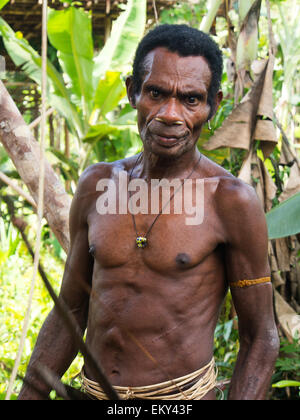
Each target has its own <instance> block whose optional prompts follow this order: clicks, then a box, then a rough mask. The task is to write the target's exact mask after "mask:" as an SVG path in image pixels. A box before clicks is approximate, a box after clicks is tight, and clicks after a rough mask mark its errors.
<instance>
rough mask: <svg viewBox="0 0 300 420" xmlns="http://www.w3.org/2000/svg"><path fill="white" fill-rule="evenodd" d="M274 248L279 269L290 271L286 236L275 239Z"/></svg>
mask: <svg viewBox="0 0 300 420" xmlns="http://www.w3.org/2000/svg"><path fill="white" fill-rule="evenodd" d="M275 249H276V256H277V264H278V268H279V270H280V271H290V250H289V248H288V244H287V238H280V239H276V240H275Z"/></svg>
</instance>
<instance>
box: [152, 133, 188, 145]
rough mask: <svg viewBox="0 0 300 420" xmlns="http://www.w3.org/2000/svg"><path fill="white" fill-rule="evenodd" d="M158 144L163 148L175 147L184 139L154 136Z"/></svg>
mask: <svg viewBox="0 0 300 420" xmlns="http://www.w3.org/2000/svg"><path fill="white" fill-rule="evenodd" d="M154 138H155V140H156V142H157V143H158V144H159V145H160V146H163V147H173V146H176V145H177V144H179V143H180V142H182V140H183V138H182V137H181V138H178V137H166V136H163V135H154Z"/></svg>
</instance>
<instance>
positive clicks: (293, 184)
mask: <svg viewBox="0 0 300 420" xmlns="http://www.w3.org/2000/svg"><path fill="white" fill-rule="evenodd" d="M299 191H300V169H299V165H298V162H294V164H293V166H292V167H291V172H290V176H289V179H288V181H287V183H286V185H285V187H284V190H283V192H282V193H281V194H280V196H279V198H278V199H279V201H280V202H282V201H285V200H286V199H288V198H289V197H291V196H292V195H294V194H296V193H297V192H299Z"/></svg>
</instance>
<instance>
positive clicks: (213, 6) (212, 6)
mask: <svg viewBox="0 0 300 420" xmlns="http://www.w3.org/2000/svg"><path fill="white" fill-rule="evenodd" d="M222 3H223V0H209V1H208V6H207V9H208V12H207V15H206V16H205V17H204V18H203V19H202V21H201V24H200V30H201V31H203V32H206V33H209V31H210V28H211V27H212V24H213V23H214V20H215V18H216V16H217V13H218V10H219V8H220V6H221V4H222Z"/></svg>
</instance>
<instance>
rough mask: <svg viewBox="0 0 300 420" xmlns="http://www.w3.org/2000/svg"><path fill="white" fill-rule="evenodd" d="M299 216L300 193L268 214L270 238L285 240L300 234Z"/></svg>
mask: <svg viewBox="0 0 300 420" xmlns="http://www.w3.org/2000/svg"><path fill="white" fill-rule="evenodd" d="M299 214H300V193H297V194H295V195H294V196H292V197H290V198H289V199H287V200H285V201H283V202H282V203H281V204H279V205H278V206H276V207H274V208H273V209H272V210H271V211H269V212H268V213H267V214H266V218H267V224H268V232H269V238H270V239H276V238H283V237H286V236H290V235H296V234H297V233H299V232H300V219H299Z"/></svg>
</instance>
